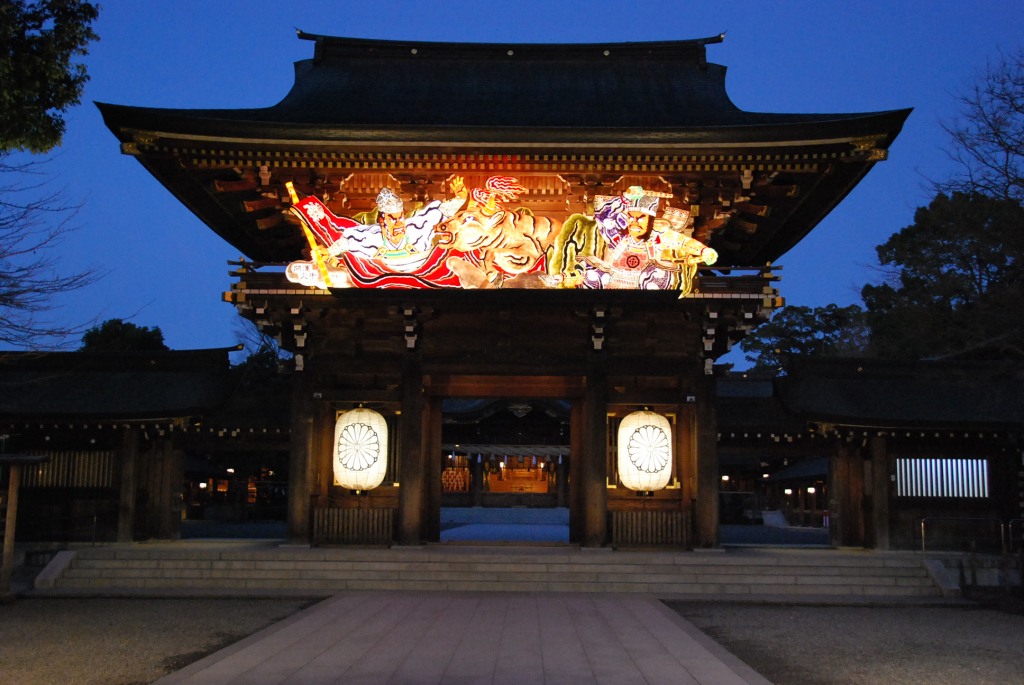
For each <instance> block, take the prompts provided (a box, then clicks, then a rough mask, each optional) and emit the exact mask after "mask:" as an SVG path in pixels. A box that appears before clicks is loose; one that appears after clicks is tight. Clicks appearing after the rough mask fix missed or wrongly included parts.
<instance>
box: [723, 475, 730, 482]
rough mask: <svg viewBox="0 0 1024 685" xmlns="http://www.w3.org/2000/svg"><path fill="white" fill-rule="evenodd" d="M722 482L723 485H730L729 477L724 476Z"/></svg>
mask: <svg viewBox="0 0 1024 685" xmlns="http://www.w3.org/2000/svg"><path fill="white" fill-rule="evenodd" d="M722 482H723V483H728V482H729V476H726V475H723V476H722Z"/></svg>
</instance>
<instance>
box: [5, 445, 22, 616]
mask: <svg viewBox="0 0 1024 685" xmlns="http://www.w3.org/2000/svg"><path fill="white" fill-rule="evenodd" d="M8 469H9V475H8V480H7V498H6V499H7V501H6V502H5V503H4V509H3V510H0V512H2V513H4V514H5V517H4V550H3V560H2V562H0V601H3V602H9V601H11V599H13V596H12V594H11V574H12V572H13V570H14V530H15V528H16V527H17V523H18V489H19V488H20V487H21V464H11V465H10V466H9V467H8Z"/></svg>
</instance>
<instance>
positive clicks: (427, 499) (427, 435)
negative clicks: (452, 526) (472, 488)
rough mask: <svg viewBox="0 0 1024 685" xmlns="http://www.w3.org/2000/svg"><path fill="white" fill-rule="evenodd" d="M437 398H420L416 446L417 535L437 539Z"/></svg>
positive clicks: (439, 433) (439, 479) (427, 538)
mask: <svg viewBox="0 0 1024 685" xmlns="http://www.w3.org/2000/svg"><path fill="white" fill-rule="evenodd" d="M441 414H442V411H441V399H440V398H437V397H433V398H430V399H429V400H426V399H425V400H424V401H423V412H422V423H421V427H420V436H421V439H420V449H421V452H420V453H421V454H422V455H423V456H422V458H423V465H424V469H423V479H424V485H425V487H424V489H423V492H424V497H423V504H422V505H421V506H420V521H421V522H422V523H421V532H420V535H421V538H422V539H423V540H429V541H430V542H438V541H440V540H441V460H440V459H439V457H440V456H441Z"/></svg>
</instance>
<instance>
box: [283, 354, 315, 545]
mask: <svg viewBox="0 0 1024 685" xmlns="http://www.w3.org/2000/svg"><path fill="white" fill-rule="evenodd" d="M309 374H310V371H309V370H308V369H307V370H306V371H299V372H296V373H295V377H294V381H293V385H292V421H291V445H290V453H289V459H288V542H289V543H290V544H293V545H308V544H309V542H310V509H309V495H310V486H311V477H310V475H311V473H312V469H313V468H314V466H315V464H314V457H313V438H314V430H313V397H312V391H311V389H310V388H311V383H312V379H311V376H310V375H309Z"/></svg>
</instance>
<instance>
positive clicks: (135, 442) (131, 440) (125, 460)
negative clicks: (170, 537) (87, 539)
mask: <svg viewBox="0 0 1024 685" xmlns="http://www.w3.org/2000/svg"><path fill="white" fill-rule="evenodd" d="M120 456H121V488H120V493H119V497H118V505H117V541H118V542H131V541H132V540H133V539H134V537H135V491H136V490H137V489H138V476H137V468H136V464H137V462H138V459H139V429H138V428H127V429H125V431H124V434H123V435H122V436H121V455H120Z"/></svg>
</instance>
